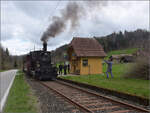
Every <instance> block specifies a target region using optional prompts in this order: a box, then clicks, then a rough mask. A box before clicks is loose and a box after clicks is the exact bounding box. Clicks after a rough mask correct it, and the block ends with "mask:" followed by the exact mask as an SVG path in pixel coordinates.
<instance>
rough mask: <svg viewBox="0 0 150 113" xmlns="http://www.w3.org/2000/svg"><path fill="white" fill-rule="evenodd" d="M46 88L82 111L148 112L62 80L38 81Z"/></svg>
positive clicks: (94, 112)
mask: <svg viewBox="0 0 150 113" xmlns="http://www.w3.org/2000/svg"><path fill="white" fill-rule="evenodd" d="M40 83H41V84H42V85H44V86H46V87H47V88H49V89H51V90H53V91H55V92H56V93H58V94H59V95H61V96H62V97H64V98H65V99H66V100H67V101H68V102H70V103H72V104H73V105H75V106H76V107H77V108H78V109H80V110H81V111H83V112H90V113H96V112H107V113H108V112H109V113H133V112H134V113H135V112H136V113H137V112H139V113H141V112H147V113H148V112H149V111H148V110H146V109H144V108H140V107H137V106H134V105H131V104H127V103H124V102H120V101H116V100H113V99H111V98H109V97H105V96H102V95H99V94H97V93H93V92H89V91H87V90H83V89H81V88H78V87H75V86H73V85H71V84H68V83H65V82H62V81H58V80H57V81H51V82H40Z"/></svg>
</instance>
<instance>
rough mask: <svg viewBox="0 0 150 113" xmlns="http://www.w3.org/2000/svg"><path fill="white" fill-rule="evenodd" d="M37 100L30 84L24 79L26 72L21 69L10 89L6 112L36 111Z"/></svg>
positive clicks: (32, 112)
mask: <svg viewBox="0 0 150 113" xmlns="http://www.w3.org/2000/svg"><path fill="white" fill-rule="evenodd" d="M36 102H37V98H36V97H35V96H33V94H32V92H31V89H30V87H29V85H28V84H27V83H26V81H25V80H24V74H23V73H22V72H21V71H18V72H17V75H16V77H15V80H14V83H13V85H12V88H11V90H10V93H9V96H8V99H7V102H6V106H5V108H4V112H6V113H8V112H9V113H12V112H13V113H22V112H28V113H29V112H30V113H36V112H37V106H36Z"/></svg>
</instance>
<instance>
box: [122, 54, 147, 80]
mask: <svg viewBox="0 0 150 113" xmlns="http://www.w3.org/2000/svg"><path fill="white" fill-rule="evenodd" d="M149 60H150V56H149V55H146V56H139V57H138V58H137V59H136V63H135V64H134V66H133V67H132V68H131V70H129V72H128V73H126V75H125V77H127V78H141V79H146V80H149V78H150V77H149V70H150V62H149Z"/></svg>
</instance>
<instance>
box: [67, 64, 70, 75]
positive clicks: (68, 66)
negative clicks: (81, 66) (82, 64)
mask: <svg viewBox="0 0 150 113" xmlns="http://www.w3.org/2000/svg"><path fill="white" fill-rule="evenodd" d="M67 69H68V73H70V65H69V64H68V65H67Z"/></svg>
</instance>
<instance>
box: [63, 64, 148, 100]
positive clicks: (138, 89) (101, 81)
mask: <svg viewBox="0 0 150 113" xmlns="http://www.w3.org/2000/svg"><path fill="white" fill-rule="evenodd" d="M132 65H134V64H131V63H128V64H114V65H113V75H114V78H109V79H107V78H106V75H105V74H101V75H80V76H63V77H62V78H65V79H69V80H73V81H78V82H82V83H88V84H91V85H95V86H99V87H103V88H107V89H113V90H116V91H120V92H124V93H128V94H134V95H137V96H141V97H144V98H149V95H150V86H149V82H150V81H149V80H142V79H129V78H128V79H127V78H124V76H123V75H124V74H125V73H126V72H127V71H128V70H129V69H130V67H131V66H132ZM103 72H106V65H104V66H103Z"/></svg>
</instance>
